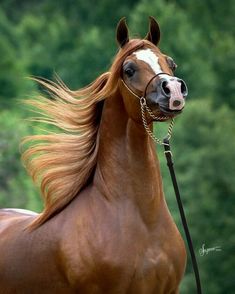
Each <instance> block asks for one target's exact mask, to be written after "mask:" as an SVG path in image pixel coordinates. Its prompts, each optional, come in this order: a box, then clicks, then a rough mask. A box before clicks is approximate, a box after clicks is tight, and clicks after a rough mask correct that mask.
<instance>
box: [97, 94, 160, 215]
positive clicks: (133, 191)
mask: <svg viewBox="0 0 235 294" xmlns="http://www.w3.org/2000/svg"><path fill="white" fill-rule="evenodd" d="M94 183H95V185H96V186H97V188H98V189H99V190H100V191H101V193H102V194H103V195H104V197H105V198H107V199H109V200H110V201H112V200H113V201H115V202H116V201H118V200H120V201H125V200H127V201H132V202H133V203H134V205H135V206H136V207H137V208H138V209H140V210H141V213H142V214H144V215H145V214H146V215H147V216H148V217H150V218H151V211H152V212H153V215H156V214H155V213H156V209H157V208H158V206H159V202H160V201H161V200H162V198H163V192H162V180H161V175H160V167H159V164H158V160H157V157H156V151H155V145H154V143H153V142H152V140H151V139H150V138H149V136H148V134H147V133H146V131H145V129H144V127H143V126H142V125H141V124H139V123H137V122H135V121H133V119H131V118H129V116H128V114H127V112H126V110H125V107H124V103H123V99H122V96H121V94H120V93H119V92H118V93H116V94H115V95H113V96H112V97H109V98H107V99H106V100H105V103H104V107H103V113H102V119H101V124H100V130H99V151H98V160H97V168H96V173H95V178H94ZM144 215H143V216H144Z"/></svg>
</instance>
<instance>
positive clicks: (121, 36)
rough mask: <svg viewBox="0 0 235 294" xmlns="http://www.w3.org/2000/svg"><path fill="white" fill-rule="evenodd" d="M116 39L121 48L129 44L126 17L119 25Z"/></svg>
mask: <svg viewBox="0 0 235 294" xmlns="http://www.w3.org/2000/svg"><path fill="white" fill-rule="evenodd" d="M116 38H117V42H118V44H119V46H120V47H123V46H124V45H125V44H126V43H128V42H129V33H128V27H127V24H126V18H125V17H123V18H121V19H120V21H119V23H118V25H117V30H116Z"/></svg>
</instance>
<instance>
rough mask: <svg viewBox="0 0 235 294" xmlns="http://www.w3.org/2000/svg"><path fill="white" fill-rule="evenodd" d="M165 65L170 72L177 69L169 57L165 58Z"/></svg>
mask: <svg viewBox="0 0 235 294" xmlns="http://www.w3.org/2000/svg"><path fill="white" fill-rule="evenodd" d="M167 63H168V65H169V67H170V69H171V70H172V71H175V70H176V69H177V64H176V63H175V62H174V60H173V59H172V58H171V57H167Z"/></svg>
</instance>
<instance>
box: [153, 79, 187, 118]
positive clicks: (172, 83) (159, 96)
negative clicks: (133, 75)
mask: <svg viewBox="0 0 235 294" xmlns="http://www.w3.org/2000/svg"><path fill="white" fill-rule="evenodd" d="M187 95H188V89H187V86H186V83H185V82H184V81H183V80H182V79H179V78H177V77H173V76H168V75H164V74H163V75H162V76H161V77H160V78H159V79H157V81H156V82H155V83H154V84H153V90H152V91H151V92H150V93H148V94H147V101H148V102H149V104H150V105H151V106H152V107H154V105H156V104H158V106H159V108H160V110H161V111H162V112H163V113H164V114H177V113H180V112H181V111H182V110H183V108H184V106H185V98H186V97H187Z"/></svg>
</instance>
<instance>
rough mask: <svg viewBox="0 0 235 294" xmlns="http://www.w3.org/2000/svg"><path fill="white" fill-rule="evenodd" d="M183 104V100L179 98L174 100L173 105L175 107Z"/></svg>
mask: <svg viewBox="0 0 235 294" xmlns="http://www.w3.org/2000/svg"><path fill="white" fill-rule="evenodd" d="M180 105H181V101H179V100H175V101H173V106H174V107H178V106H180Z"/></svg>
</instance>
